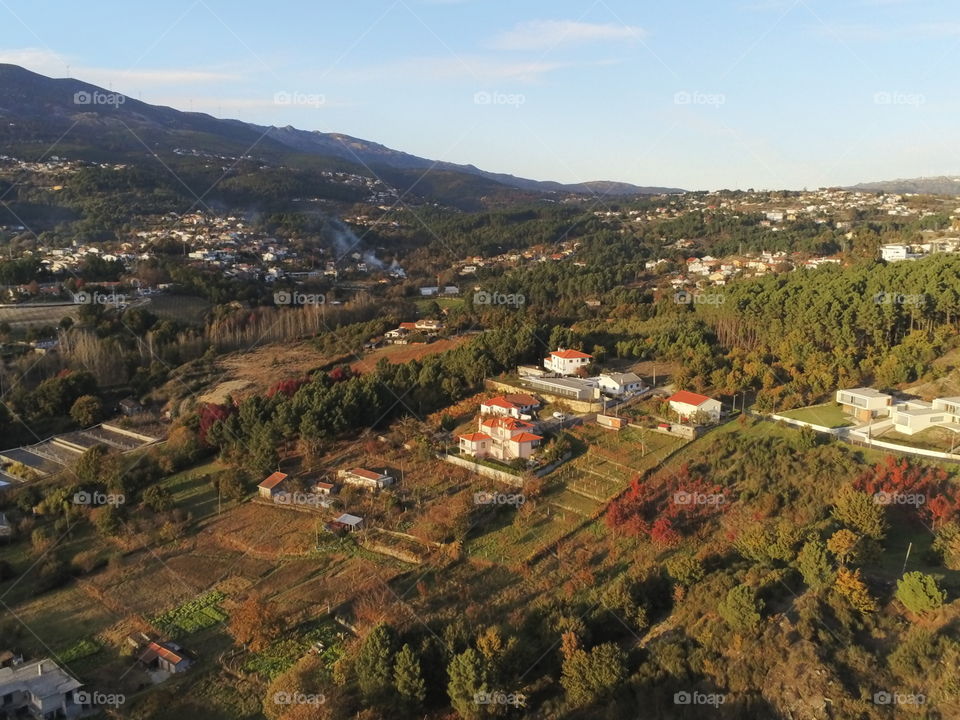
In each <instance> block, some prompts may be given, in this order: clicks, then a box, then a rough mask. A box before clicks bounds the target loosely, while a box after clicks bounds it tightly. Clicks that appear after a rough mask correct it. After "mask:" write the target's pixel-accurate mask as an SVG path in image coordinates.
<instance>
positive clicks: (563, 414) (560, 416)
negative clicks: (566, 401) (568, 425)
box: [553, 412, 567, 422]
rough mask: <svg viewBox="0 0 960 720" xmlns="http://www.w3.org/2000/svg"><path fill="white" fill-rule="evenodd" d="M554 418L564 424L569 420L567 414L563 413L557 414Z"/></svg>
mask: <svg viewBox="0 0 960 720" xmlns="http://www.w3.org/2000/svg"><path fill="white" fill-rule="evenodd" d="M553 416H554V417H555V418H556V419H557V420H559V421H561V422H563V421H564V420H566V419H567V416H566V414H565V413H562V412H555V413H554V414H553Z"/></svg>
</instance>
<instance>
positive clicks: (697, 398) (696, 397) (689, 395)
mask: <svg viewBox="0 0 960 720" xmlns="http://www.w3.org/2000/svg"><path fill="white" fill-rule="evenodd" d="M668 400H669V402H678V403H685V404H687V405H693V406H694V407H699V406H700V405H703V404H704V403H705V402H706V401H707V400H710V398H708V397H707V396H706V395H700V394H699V393H695V392H689V391H688V390H680V391H678V392H675V393H674V394H673V395H671V396H670V397H669V398H668Z"/></svg>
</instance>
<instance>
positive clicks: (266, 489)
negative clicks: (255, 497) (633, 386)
mask: <svg viewBox="0 0 960 720" xmlns="http://www.w3.org/2000/svg"><path fill="white" fill-rule="evenodd" d="M286 479H287V474H286V473H282V472H279V471H277V472H275V473H272V474H271V475H269V476H268V477H267V479H266V480H264V481H263V482H262V483H260V484H259V485H257V491H258V492H259V494H260V497H262V498H267V499H268V500H269V499H270V498H272V497H274V496H275V495H277V494H279V493H280V492H282V491H283V488H282V487H281V486H282V485H283V481H284V480H286Z"/></svg>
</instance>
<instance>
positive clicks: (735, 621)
mask: <svg viewBox="0 0 960 720" xmlns="http://www.w3.org/2000/svg"><path fill="white" fill-rule="evenodd" d="M763 605H764V603H763V601H762V600H760V599H758V598H757V597H756V594H755V593H754V591H753V589H752V588H749V587H747V586H746V585H737V586H736V587H735V588H731V589H730V591H729V592H728V593H727V596H726V598H724V599H723V601H722V602H721V603H720V607H719V608H717V609H718V611H719V613H720V617H722V618H723V619H724V620H726V621H727V624H728V625H730V627H732V628H733V629H735V630H752V629H754V628H756V627H757V626H758V625H759V624H760V620H761V616H760V611H761V610H763Z"/></svg>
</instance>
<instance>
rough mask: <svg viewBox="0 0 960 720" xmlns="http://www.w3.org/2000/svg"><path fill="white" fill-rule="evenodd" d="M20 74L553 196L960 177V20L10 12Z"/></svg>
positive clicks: (378, 3) (162, 6) (483, 8)
mask: <svg viewBox="0 0 960 720" xmlns="http://www.w3.org/2000/svg"><path fill="white" fill-rule="evenodd" d="M264 10H266V12H264ZM0 61H3V62H14V63H17V64H21V65H24V66H26V67H28V68H30V69H32V70H35V71H37V72H42V73H44V74H47V75H53V76H56V77H63V76H66V75H67V67H68V66H69V68H70V69H69V74H70V75H71V76H72V77H76V78H79V79H83V80H87V81H90V82H94V83H96V84H99V85H103V86H105V87H107V86H109V87H112V89H114V90H116V91H119V92H123V93H126V94H128V95H130V96H133V97H140V98H141V99H143V100H145V101H147V102H153V103H160V104H167V105H172V106H174V107H177V108H180V109H184V110H189V109H193V110H198V111H204V112H209V113H211V114H214V115H218V116H223V117H236V118H239V119H241V120H246V121H250V122H257V123H263V124H275V125H294V126H296V127H299V128H303V129H308V130H323V131H332V132H342V133H346V134H348V135H354V136H356V137H361V138H364V139H367V140H373V141H376V142H380V143H383V144H385V145H388V146H390V147H393V148H396V149H399V150H405V151H407V152H411V153H414V154H417V155H422V156H425V157H429V158H435V159H440V160H448V161H451V162H461V163H472V164H474V165H477V166H478V167H482V168H484V169H488V170H494V171H498V172H509V173H513V174H516V175H521V176H525V177H532V178H536V179H550V180H559V181H563V182H577V181H582V180H595V179H609V180H622V181H627V182H633V183H637V184H643V185H669V186H676V187H683V188H689V189H715V188H724V187H729V188H732V187H739V188H747V187H754V188H802V187H811V188H812V187H820V186H823V185H833V184H849V183H855V182H860V181H867V180H879V179H891V178H895V177H913V176H920V175H941V174H960V123H958V122H957V117H958V111H960V102H958V99H960V98H958V91H957V89H956V87H957V85H956V77H955V75H956V72H955V70H956V68H958V67H960V8H958V7H957V5H956V2H955V0H953V1H951V0H743V2H740V1H738V0H730V1H724V0H716V1H713V2H705V1H703V0H685V1H683V2H673V3H653V2H649V1H648V2H642V3H641V2H636V1H635V0H634V1H630V0H598V1H597V2H592V3H591V2H590V0H581V1H580V2H568V1H567V0H551V1H550V2H541V1H540V0H528V1H525V2H515V1H514V2H511V1H500V0H354V2H331V1H330V0H321V1H320V2H312V3H308V2H290V1H287V0H275V1H274V2H272V3H269V4H260V3H257V4H254V3H242V2H239V3H238V2H236V0H231V1H229V2H227V1H222V0H196V1H193V0H185V1H183V0H167V1H166V2H164V3H151V4H150V6H149V7H143V6H141V5H140V4H139V3H138V4H137V5H134V4H133V3H129V2H126V3H121V2H116V1H114V0H98V2H95V3H74V2H70V3H68V2H45V1H44V0H0ZM951 70H953V71H954V72H951Z"/></svg>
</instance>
